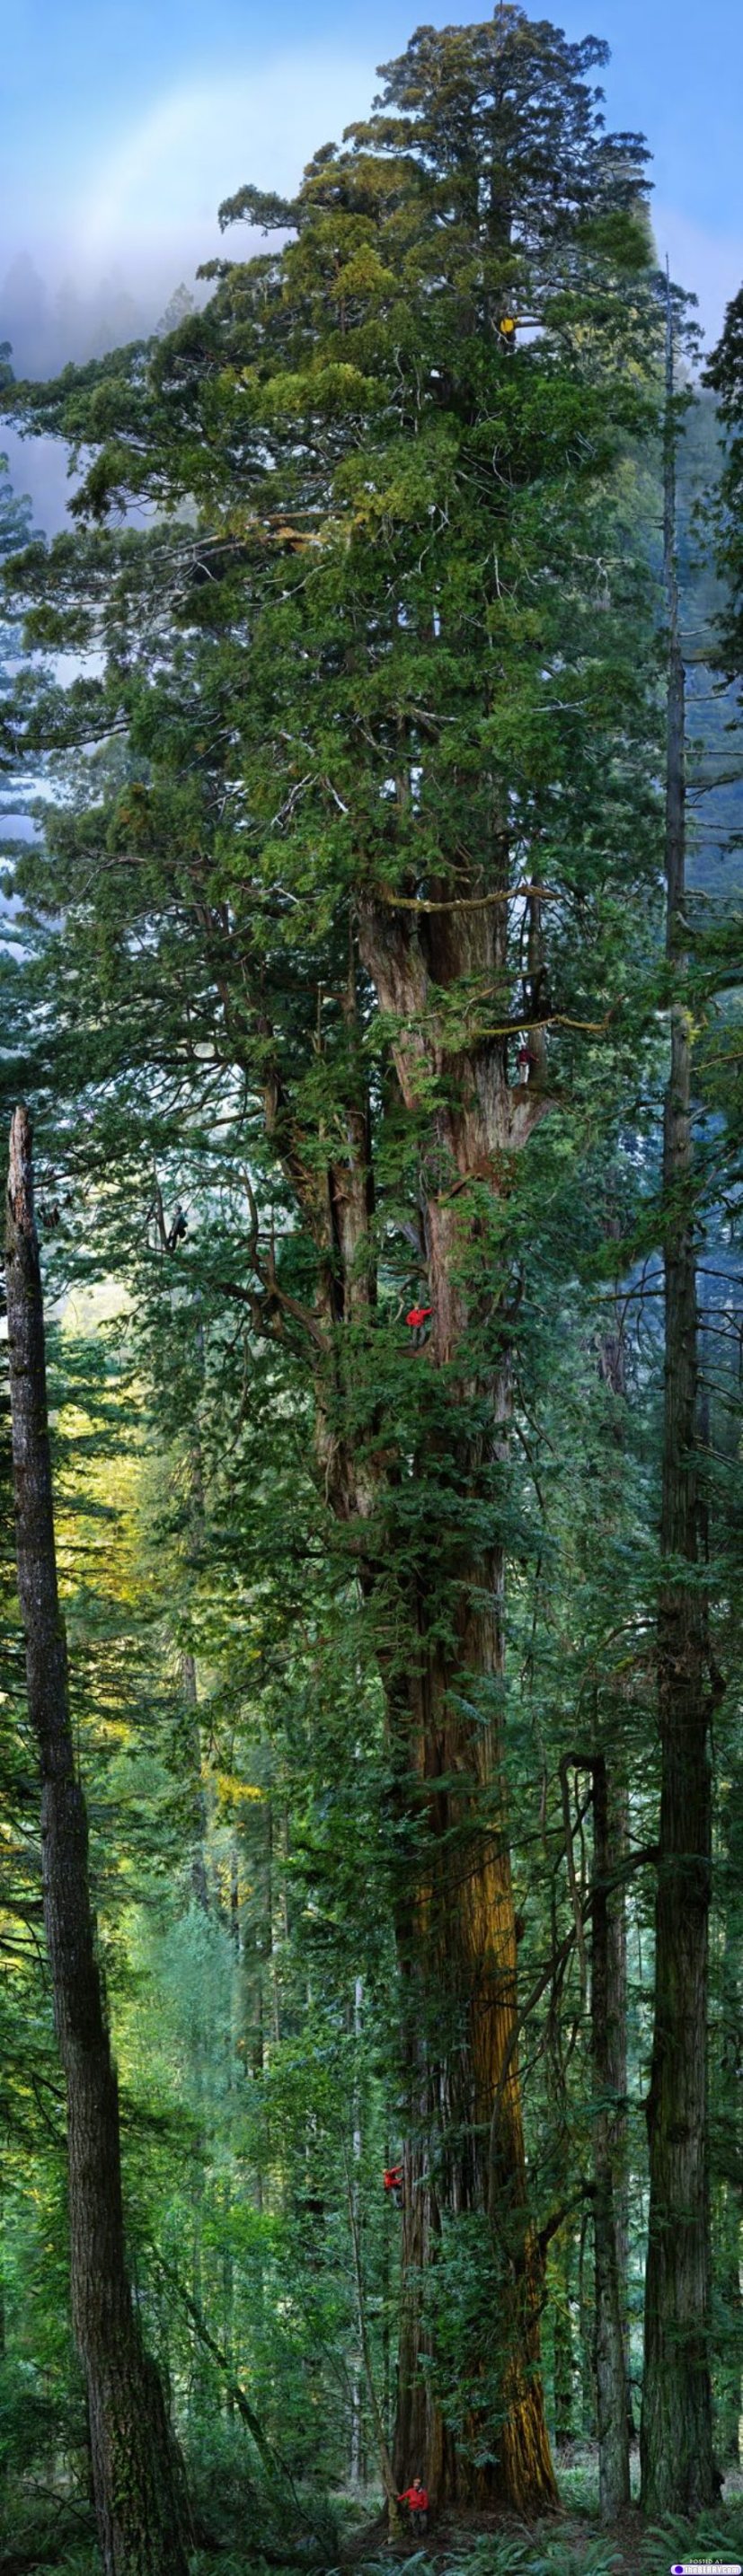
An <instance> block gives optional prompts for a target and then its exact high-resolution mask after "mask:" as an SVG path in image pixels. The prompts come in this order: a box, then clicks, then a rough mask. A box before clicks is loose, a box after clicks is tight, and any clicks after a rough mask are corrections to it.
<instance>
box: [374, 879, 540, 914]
mask: <svg viewBox="0 0 743 2576" xmlns="http://www.w3.org/2000/svg"><path fill="white" fill-rule="evenodd" d="M522 895H533V896H534V897H535V899H536V900H537V901H538V902H539V903H559V902H560V895H559V892H558V889H557V887H556V886H543V885H532V884H531V883H530V881H529V879H528V878H526V877H524V878H523V879H522V881H521V883H520V884H519V885H515V886H500V887H499V889H498V892H497V894H452V895H448V896H447V897H446V900H445V901H444V900H442V901H441V902H436V903H434V902H431V901H429V899H428V897H427V896H426V895H417V894H388V892H387V889H386V887H385V886H383V887H382V888H381V890H380V896H379V900H380V901H381V902H382V903H386V904H389V905H390V906H391V908H392V909H393V910H394V911H395V912H482V911H484V909H485V906H486V904H492V903H516V902H517V900H518V899H519V898H520V896H522Z"/></svg>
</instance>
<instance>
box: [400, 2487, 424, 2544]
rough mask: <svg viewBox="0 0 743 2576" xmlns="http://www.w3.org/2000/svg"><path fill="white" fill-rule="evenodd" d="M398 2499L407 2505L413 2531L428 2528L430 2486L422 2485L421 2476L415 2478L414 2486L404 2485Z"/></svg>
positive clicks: (422, 2530) (421, 2530)
mask: <svg viewBox="0 0 743 2576" xmlns="http://www.w3.org/2000/svg"><path fill="white" fill-rule="evenodd" d="M397 2501H398V2504H406V2505H407V2508H408V2512H409V2515H410V2524H411V2529H412V2530H413V2531H415V2532H419V2533H422V2532H424V2531H427V2530H428V2488H427V2487H424V2486H421V2482H420V2478H414V2479H413V2484H412V2487H403V2490H402V2494H401V2495H399V2496H398V2499H397Z"/></svg>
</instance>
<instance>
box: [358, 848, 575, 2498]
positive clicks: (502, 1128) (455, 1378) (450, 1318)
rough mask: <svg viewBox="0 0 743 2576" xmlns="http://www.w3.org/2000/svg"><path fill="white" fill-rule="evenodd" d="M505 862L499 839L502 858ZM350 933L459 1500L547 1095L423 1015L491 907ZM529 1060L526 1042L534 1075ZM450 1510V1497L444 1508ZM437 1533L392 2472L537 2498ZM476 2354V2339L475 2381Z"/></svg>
mask: <svg viewBox="0 0 743 2576" xmlns="http://www.w3.org/2000/svg"><path fill="white" fill-rule="evenodd" d="M506 858H507V853H506V850H505V845H504V846H503V847H502V848H501V847H500V845H499V848H498V853H497V865H498V866H499V869H500V873H501V874H504V871H505V867H506ZM535 936H536V934H535ZM360 946H361V953H362V956H363V959H364V963H365V965H366V967H367V971H368V972H369V974H370V975H371V976H372V977H373V981H374V984H375V987H376V991H377V994H378V997H379V1001H380V1004H381V1007H382V1009H383V1010H384V1011H385V1012H388V1013H389V1014H390V1017H391V1019H392V1021H393V1022H396V1024H397V1035H396V1037H395V1040H394V1054H395V1063H396V1069H397V1074H398V1080H399V1083H400V1089H401V1093H402V1097H403V1101H404V1104H405V1107H406V1110H408V1111H409V1112H410V1113H411V1114H412V1115H414V1116H418V1115H419V1114H420V1106H421V1098H422V1095H423V1092H424V1091H425V1086H426V1084H427V1083H428V1082H430V1080H431V1078H432V1077H433V1078H434V1079H435V1080H438V1079H439V1078H440V1077H441V1075H442V1073H444V1072H445V1074H446V1085H445V1094H444V1096H445V1101H446V1105H442V1106H441V1107H440V1108H439V1109H438V1110H437V1111H436V1113H435V1115H434V1119H433V1124H432V1132H431V1137H430V1145H429V1148H428V1150H427V1152H426V1155H425V1156H424V1157H423V1167H422V1192H421V1216H422V1238H423V1241H422V1253H423V1257H424V1259H425V1269H426V1280H427V1298H428V1300H429V1301H430V1304H431V1307H432V1310H433V1312H432V1339H431V1350H430V1354H429V1355H428V1358H427V1360H426V1362H424V1363H423V1365H426V1366H428V1365H430V1366H432V1367H433V1369H435V1370H440V1371H442V1372H446V1378H445V1385H446V1386H447V1389H448V1397H449V1414H450V1425H451V1427H450V1430H449V1433H448V1439H449V1448H450V1451H451V1448H452V1446H453V1447H454V1448H455V1449H456V1452H457V1470H458V1486H459V1493H460V1495H467V1496H468V1498H469V1499H470V1500H471V1502H472V1504H473V1505H475V1506H476V1505H477V1503H478V1501H482V1500H483V1498H484V1496H485V1494H486V1491H487V1487H488V1480H489V1478H491V1477H492V1465H493V1460H494V1459H497V1457H498V1454H499V1452H500V1454H501V1455H502V1456H503V1457H505V1444H506V1438H507V1420H508V1413H509V1408H510V1386H509V1368H508V1358H507V1348H505V1347H504V1346H506V1345H507V1338H508V1330H507V1319H506V1318H505V1316H504V1318H503V1333H502V1347H504V1357H503V1359H502V1361H501V1362H500V1364H499V1367H498V1368H497V1369H496V1370H492V1369H491V1372H490V1375H489V1377H488V1379H487V1382H485V1381H484V1380H483V1379H482V1377H478V1382H477V1390H476V1391H477V1394H478V1397H479V1398H480V1399H483V1398H484V1399H485V1400H486V1403H487V1408H488V1413H489V1420H490V1430H489V1435H488V1439H487V1440H486V1441H481V1442H479V1443H478V1442H477V1441H474V1440H473V1441H471V1442H470V1444H469V1446H467V1444H466V1442H465V1441H464V1440H463V1438H462V1435H461V1433H460V1432H458V1430H457V1428H456V1424H457V1419H458V1412H459V1409H460V1408H461V1409H462V1410H464V1408H466V1403H467V1400H468V1398H470V1397H471V1396H472V1395H473V1393H474V1392H475V1389H474V1387H473V1385H472V1384H471V1383H470V1376H469V1366H468V1363H467V1360H466V1357H465V1356H464V1351H465V1347H466V1342H467V1335H468V1331H469V1328H470V1326H471V1324H472V1322H473V1320H475V1319H477V1318H478V1313H479V1308H478V1296H479V1292H478V1290H477V1288H476V1287H474V1288H468V1286H467V1285H466V1284H463V1266H464V1271H465V1273H466V1267H467V1256H468V1254H469V1248H470V1247H471V1246H472V1245H473V1244H475V1243H476V1240H477V1228H478V1214H477V1204H476V1196H475V1200H474V1201H473V1199H472V1197H471V1196H470V1192H471V1191H473V1190H474V1192H475V1193H477V1190H478V1189H480V1190H481V1189H483V1188H484V1189H485V1190H486V1191H487V1192H488V1193H489V1194H492V1193H493V1192H494V1191H496V1192H497V1191H498V1190H500V1189H501V1188H502V1187H503V1186H505V1185H507V1181H506V1175H507V1171H508V1169H509V1167H510V1163H511V1158H512V1157H513V1156H514V1155H515V1154H516V1153H517V1152H518V1151H519V1149H520V1148H521V1147H522V1146H523V1145H524V1144H525V1142H526V1140H527V1137H528V1135H529V1134H530V1133H531V1131H532V1129H533V1127H534V1126H535V1125H536V1123H537V1119H538V1118H539V1117H540V1116H541V1115H543V1113H544V1109H545V1107H546V1106H547V1105H548V1104H547V1102H546V1097H545V1094H544V1092H543V1090H542V1089H541V1087H540V1084H539V1083H538V1082H537V1080H536V1076H535V1079H534V1081H533V1082H532V1083H531V1084H528V1085H527V1084H526V1083H521V1082H518V1083H517V1084H515V1085H514V1084H512V1083H510V1082H509V1078H508V1062H507V1042H506V1039H505V1037H503V1038H501V1039H500V1040H496V1042H495V1043H493V1041H492V1039H489V1040H488V1042H487V1043H481V1044H479V1045H477V1044H475V1043H473V1046H472V1048H471V1049H470V1051H468V1052H463V1053H462V1054H461V1055H456V1056H454V1055H452V1053H451V1050H450V1048H448V1047H447V1041H446V1030H445V1026H444V1025H443V1024H442V1025H439V1014H438V1005H437V1001H436V996H437V994H440V992H441V991H442V989H446V988H447V987H448V988H449V989H461V988H462V987H463V986H464V985H465V984H466V982H467V979H469V978H475V977H476V976H482V978H483V981H484V982H486V983H488V984H489V985H491V986H492V985H493V984H495V986H496V989H497V985H498V980H499V978H500V977H501V976H502V974H503V972H504V964H505V907H503V908H500V907H499V906H498V905H495V904H494V905H483V906H482V908H480V907H479V906H478V905H477V904H476V903H469V904H467V905H465V906H463V907H462V908H461V909H459V910H458V909H457V907H456V906H450V907H447V906H446V905H445V904H442V906H441V909H440V910H435V911H434V912H433V913H430V914H425V913H424V914H423V915H422V916H421V917H419V918H418V919H417V920H416V923H415V927H412V928H411V927H410V926H409V924H401V923H400V921H399V918H395V917H394V916H391V915H390V914H389V913H385V914H383V913H381V912H380V911H379V910H375V909H373V908H371V907H367V909H366V910H365V912H364V914H363V916H362V920H361V928H360ZM532 964H533V960H532V956H531V949H530V967H531V966H532ZM535 971H536V970H535ZM542 1058H543V1049H542V1053H541V1054H540V1056H539V1067H538V1070H539V1074H540V1076H541V1075H542V1074H543V1070H544V1067H543V1060H542ZM532 1071H533V1072H534V1071H535V1066H534V1065H533V1066H532ZM443 1091H444V1086H443V1085H442V1092H443ZM463 1194H466V1195H463ZM463 1255H464V1256H465V1260H464V1265H463ZM493 1293H494V1292H493V1283H492V1280H491V1283H490V1294H491V1298H492V1296H493ZM480 1320H482V1319H481V1318H480ZM443 1437H444V1439H446V1437H447V1435H446V1434H444V1435H443ZM457 1508H458V1505H457V1503H456V1502H455V1501H454V1500H453V1502H452V1513H453V1514H454V1513H455V1512H456V1510H457ZM440 1539H441V1547H440V1548H439V1549H437V1550H433V1551H432V1553H431V1561H430V1564H428V1563H425V1562H424V1564H423V1565H422V1566H419V1570H418V1574H417V1580H416V1585H415V1600H414V1603H413V1605H412V1615H411V1619H410V1626H411V1630H412V1638H411V1650H410V1655H409V1663H408V1675H407V1685H406V1688H405V1690H404V1691H402V1692H401V1690H400V1687H399V1683H398V1684H396V1685H395V1687H394V1688H393V1690H392V1691H391V1692H390V1695H389V1707H390V1723H391V1732H392V1739H393V1744H396V1746H397V1748H399V1752H400V1755H401V1759H402V1762H403V1763H404V1761H405V1759H406V1760H407V1767H408V1771H409V1773H410V1774H412V1775H413V1777H414V1778H415V1780H416V1782H417V1801H418V1809H417V1812H418V1823H419V1827H420V1828H421V1832H420V1838H419V1840H418V1845H417V1851H416V1854H415V1857H413V1858H411V1894H410V1899H409V1903H408V1907H407V1915H406V1914H405V1909H404V1907H403V1908H401V1909H400V1915H399V1924H398V1936H399V1950H400V1957H401V1963H402V1965H403V1974H404V1982H405V1983H406V1985H407V1993H408V2006H407V2024H408V2033H409V2037H408V2050H409V2088H410V2131H411V2139H410V2144H409V2148H408V2152H407V2155H406V2162H405V2190H404V2201H403V2308H402V2327H401V2342H400V2365H399V2402H398V2418H397V2427H396V2436H395V2454H394V2457H395V2471H396V2475H397V2477H398V2480H399V2483H400V2485H402V2484H403V2483H407V2482H408V2481H409V2479H410V2478H411V2477H412V2476H413V2475H415V2474H420V2475H421V2476H423V2477H424V2479H425V2482H426V2484H427V2486H428V2487H429V2489H430V2491H431V2493H432V2494H433V2496H434V2497H435V2498H436V2500H437V2502H439V2503H443V2502H448V2501H453V2500H455V2499H457V2500H460V2501H462V2500H467V2501H478V2502H481V2503H482V2502H484V2501H486V2500H488V2499H489V2500H494V2499H495V2498H498V2499H499V2500H501V2501H503V2502H504V2503H507V2504H509V2505H511V2506H512V2507H514V2508H515V2509H516V2510H518V2511H521V2512H525V2513H527V2512H530V2511H531V2512H534V2511H538V2510H539V2509H540V2507H543V2506H544V2505H546V2504H552V2503H554V2501H555V2498H556V2488H555V2482H554V2474H553V2469H552V2463H551V2459H550V2451H549V2440H548V2435H547V2428H546V2420H545V2414H544V2402H543V2394H542V2387H541V2381H540V2378H539V2309H540V2302H541V2289H542V2279H541V2263H540V2258H539V2253H538V2248H537V2244H536V2237H535V2232H534V2229H533V2226H532V2223H531V2220H530V2217H529V2210H528V2198H527V2188H526V2167H525V2155H524V2138H523V2124H522V2115H521V2099H520V2082H519V2070H518V2056H517V2052H516V2050H515V2049H514V2048H513V2045H512V2039H513V2030H514V2024H515V2020H516V2014H517V1994H516V1924H515V1911H514V1901H513V1890H512V1884H511V1868H510V1851H509V1827H508V1815H507V1806H506V1793H505V1781H504V1760H503V1741H502V1727H503V1718H502V1700H503V1688H504V1654H503V1615H502V1612H503V1581H504V1562H503V1554H502V1551H501V1550H500V1549H498V1548H497V1547H493V1548H491V1550H490V1552H489V1553H488V1555H487V1557H483V1558H481V1559H480V1560H477V1561H474V1562H473V1560H472V1557H471V1555H470V1556H469V1557H468V1555H467V1551H466V1547H465V1546H464V1545H463V1544H462V1541H461V1539H460V1540H459V1543H458V1544H457V1542H456V1537H455V1536H454V1534H453V1532H452V1531H451V1530H449V1529H446V1530H444V1529H443V1528H442V1530H441V1532H440ZM445 1560H446V1566H445ZM447 1581H448V1583H449V1586H450V1589H451V1596H452V1605H453V1606H452V1610H451V1619H452V1626H453V1629H454V1638H453V1642H452V1644H451V1645H450V1646H449V1647H448V1648H447V1649H444V1648H443V1647H442V1645H441V1643H440V1642H439V1641H438V1631H439V1626H440V1621H439V1618H438V1615H437V1611H438V1612H440V1607H441V1593H442V1582H443V1583H444V1586H446V1583H447ZM504 2068H505V2069H506V2070H507V2071H506V2073H505V2080H502V2079H503V2074H504ZM496 2102H497V2103H498V2119H497V2124H496V2134H495V2135H493V2134H492V2121H493V2109H494V2104H495V2103H496ZM423 2140H425V2147H423V2146H422V2145H421V2144H420V2142H421V2141H423ZM433 2166H435V2170H432V2167H433ZM468 2210H469V2211H480V2212H481V2213H482V2214H483V2217H484V2218H485V2217H487V2219H488V2220H489V2227H490V2236H491V2242H492V2246H493V2259H494V2271H495V2275H496V2278H497V2281H498V2285H499V2286H498V2292H497V2313H495V2314H493V2315H491V2317H490V2319H489V2321H488V2326H487V2328H486V2329H484V2332H483V2351H482V2368H483V2373H484V2372H485V2369H487V2371H488V2375H489V2376H491V2374H492V2360H493V2349H494V2348H495V2351H496V2352H497V2354H498V2356H499V2361H500V2386H499V2390H498V2398H497V2403H495V2404H494V2403H493V2400H492V2396H490V2397H489V2399H488V2401H487V2403H486V2404H484V2406H483V2409H482V2410H479V2409H478V2410H476V2411H473V2414H472V2420H471V2422H470V2424H469V2425H468V2426H467V2427H466V2430H465V2438H464V2441H460V2443H459V2444H457V2443H455V2441H454V2438H453V2435H452V2433H451V2431H450V2430H449V2429H448V2427H447V2426H446V2423H445V2421H444V2416H443V2413H442V2409H441V2407H440V2405H439V2404H438V2403H437V2402H436V2399H435V2397H434V2395H433V2383H432V2374H431V2370H430V2368H428V2369H426V2368H425V2364H426V2362H429V2364H430V2361H431V2358H432V2356H431V2354H430V2350H429V2349H428V2335H429V2331H430V2330H429V2328H428V2327H427V2325H426V2321H425V2313H424V2311H425V2282H426V2278H427V2275H428V2273H429V2270H430V2266H431V2264H432V2263H434V2262H435V2260H436V2256H437V2250H438V2247H439V2242H440V2236H441V2229H442V2224H443V2223H444V2222H445V2221H446V2219H447V2218H449V2217H456V2216H457V2215H458V2214H459V2213H460V2212H462V2211H468ZM422 2365H423V2366H422ZM477 2371H478V2356H477V2354H476V2353H475V2352H473V2355H472V2375H473V2378H475V2379H476V2377H477ZM433 2378H434V2380H435V2372H434V2374H433ZM491 2386H492V2376H491ZM488 2455H489V2457H488ZM483 2459H484V2464H482V2465H479V2464H478V2462H479V2463H483Z"/></svg>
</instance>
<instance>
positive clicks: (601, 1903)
mask: <svg viewBox="0 0 743 2576" xmlns="http://www.w3.org/2000/svg"><path fill="white" fill-rule="evenodd" d="M593 1832H594V1881H593V1904H592V1923H593V1939H592V1952H591V2042H592V2056H593V2084H594V2101H593V2178H594V2203H593V2232H594V2247H595V2261H596V2322H595V2347H594V2349H595V2356H596V2411H597V2416H598V2440H599V2502H600V2507H601V2514H602V2519H603V2520H604V2521H605V2522H613V2521H614V2520H615V2519H616V2516H617V2514H619V2513H621V2512H622V2510H623V2508H624V2506H625V2505H627V2504H629V2500H630V2476H629V2439H628V2426H627V2377H626V2366H625V2347H624V2333H623V2318H622V2305H621V2294H620V2281H619V2266H618V2261H617V2213H616V2206H615V2198H614V2161H613V2142H612V2131H611V2122H612V2111H613V2103H612V2098H611V2094H612V2071H613V2070H612V2055H613V2053H615V2049H616V2041H615V2038H614V2034H613V2033H612V2030H611V2024H612V2020H613V2019H614V2018H615V2012H616V1996H615V1994H613V1993H612V1979H611V1970H612V1964H614V1962H613V1961H612V1943H611V1927H610V1901H609V1892H608V1886H607V1880H608V1876H609V1868H610V1859H611V1855H610V1846H609V1801H608V1791H607V1779H606V1762H605V1759H604V1756H603V1754H602V1753H599V1754H596V1755H595V1756H594V1762H593ZM615 1958H616V1952H615ZM613 2039H614V2050H613V2048H612V2040H613Z"/></svg>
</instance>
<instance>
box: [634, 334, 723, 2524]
mask: <svg viewBox="0 0 743 2576" xmlns="http://www.w3.org/2000/svg"><path fill="white" fill-rule="evenodd" d="M673 395H674V367H673V317H672V308H671V298H670V291H669V297H668V328H667V387H666V438H665V571H666V588H667V599H668V626H669V663H668V737H667V779H666V881H667V952H668V956H669V960H670V961H671V963H672V965H673V967H674V968H675V974H676V998H675V999H674V1001H673V1004H672V1009H671V1069H670V1075H669V1081H668V1088H667V1092H666V1101H665V1116H664V1130H663V1199H664V1256H663V1257H664V1285H665V1392H664V1418H663V1495H662V1511H661V1554H662V1560H663V1565H662V1575H661V1588H660V1596H659V1605H658V1701H659V1718H660V1741H661V1765H662V1775H661V1812H660V1859H659V1874H658V1892H657V1903H656V1923H655V2010H654V2031H653V2054H652V2067H651V2078H650V2094H649V2099H648V2104H647V2121H648V2138H649V2147H650V2205H649V2219H648V2259H647V2271H646V2280H645V2370H644V2387H643V2407H642V2432H641V2458H642V2500H643V2505H644V2507H645V2509H646V2511H647V2512H649V2513H653V2514H660V2513H669V2512H672V2511H681V2512H691V2511H694V2510H696V2509H697V2508H698V2507H699V2506H700V2505H705V2504H708V2503H710V2502H711V2501H712V2498H713V2496H714V2492H715V2470H714V2461H713V2455H712V2394H711V2383H710V2366H709V2337H710V2296H711V2257H710V2202H709V2171H708V2131H707V1959H708V1924H709V1904H710V1869H711V1787H710V1760H709V1743H708V1737H709V1722H710V1706H711V1703H710V1686H709V1671H710V1659H709V1648H708V1640H707V1605H706V1600H705V1594H704V1585H703V1577H702V1573H701V1569H700V1548H699V1489H698V1487H699V1480H698V1467H697V1408H698V1391H699V1390H698V1363H697V1295H696V1265H695V1251H694V1173H693V1144H692V1061H691V1023H690V1016H689V1011H688V1008H687V1007H686V1006H685V1004H684V1001H683V999H681V998H679V997H678V996H679V986H680V985H682V984H683V976H684V968H685V953H684V952H685V945H686V936H687V934H686V926H685V922H684V873H685V710H684V667H683V661H682V656H681V641H680V633H679V603H678V584H677V577H676V552H675V435H676V433H675V421H674V409H673Z"/></svg>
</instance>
